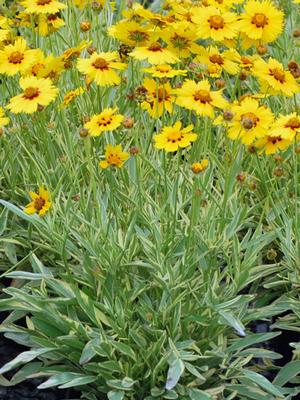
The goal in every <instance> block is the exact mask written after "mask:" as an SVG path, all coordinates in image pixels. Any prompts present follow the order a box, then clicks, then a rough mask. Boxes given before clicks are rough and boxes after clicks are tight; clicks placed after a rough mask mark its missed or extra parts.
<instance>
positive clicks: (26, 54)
mask: <svg viewBox="0 0 300 400" xmlns="http://www.w3.org/2000/svg"><path fill="white" fill-rule="evenodd" d="M36 54H37V50H29V49H27V44H26V41H25V40H24V39H23V38H21V37H19V38H17V39H16V41H15V43H14V44H9V45H7V46H5V47H4V48H3V49H2V50H0V74H6V75H15V74H17V73H18V72H23V71H25V70H26V69H28V67H29V66H30V64H32V63H33V62H34V60H35V58H36Z"/></svg>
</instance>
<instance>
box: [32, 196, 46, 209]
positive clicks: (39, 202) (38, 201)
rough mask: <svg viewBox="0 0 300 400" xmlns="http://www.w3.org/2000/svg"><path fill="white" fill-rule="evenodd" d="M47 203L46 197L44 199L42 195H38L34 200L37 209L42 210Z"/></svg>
mask: <svg viewBox="0 0 300 400" xmlns="http://www.w3.org/2000/svg"><path fill="white" fill-rule="evenodd" d="M45 203H46V201H45V199H43V198H42V197H38V198H37V199H35V200H34V208H35V209H36V210H37V211H40V210H41V209H42V208H43V207H44V205H45Z"/></svg>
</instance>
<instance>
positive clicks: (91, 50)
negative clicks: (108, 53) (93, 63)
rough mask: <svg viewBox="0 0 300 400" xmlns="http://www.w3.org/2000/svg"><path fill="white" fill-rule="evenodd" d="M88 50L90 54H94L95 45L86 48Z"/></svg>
mask: <svg viewBox="0 0 300 400" xmlns="http://www.w3.org/2000/svg"><path fill="white" fill-rule="evenodd" d="M86 51H87V52H88V53H89V55H92V54H93V53H95V51H96V48H95V47H94V46H90V47H88V48H87V49H86Z"/></svg>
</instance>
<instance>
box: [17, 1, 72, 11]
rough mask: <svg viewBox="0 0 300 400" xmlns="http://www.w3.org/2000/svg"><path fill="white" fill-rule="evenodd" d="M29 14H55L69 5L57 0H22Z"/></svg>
mask: <svg viewBox="0 0 300 400" xmlns="http://www.w3.org/2000/svg"><path fill="white" fill-rule="evenodd" d="M21 4H22V6H23V7H24V8H25V12H26V13H27V14H55V13H57V12H59V11H61V10H63V9H64V8H66V7H67V6H66V5H65V4H63V3H61V2H59V1H57V0H22V1H21Z"/></svg>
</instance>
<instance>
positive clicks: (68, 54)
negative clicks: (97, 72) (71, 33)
mask: <svg viewBox="0 0 300 400" xmlns="http://www.w3.org/2000/svg"><path fill="white" fill-rule="evenodd" d="M91 44H92V41H89V42H87V41H86V40H82V41H81V42H80V43H79V44H78V46H76V47H70V48H69V49H67V50H65V51H64V52H63V54H62V56H61V58H62V60H63V61H68V60H72V59H73V58H77V57H79V56H80V53H81V52H82V51H83V50H84V49H86V48H87V47H89V46H90V45H91Z"/></svg>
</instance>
